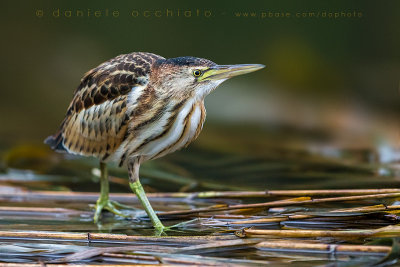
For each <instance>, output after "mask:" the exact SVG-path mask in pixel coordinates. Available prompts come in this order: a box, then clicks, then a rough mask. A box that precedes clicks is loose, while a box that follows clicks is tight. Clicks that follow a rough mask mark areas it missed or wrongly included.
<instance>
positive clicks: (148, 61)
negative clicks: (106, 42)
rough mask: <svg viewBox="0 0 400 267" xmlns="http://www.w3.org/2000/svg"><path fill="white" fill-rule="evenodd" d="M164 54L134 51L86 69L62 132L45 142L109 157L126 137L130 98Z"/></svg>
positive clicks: (85, 154)
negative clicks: (88, 69)
mask: <svg viewBox="0 0 400 267" xmlns="http://www.w3.org/2000/svg"><path fill="white" fill-rule="evenodd" d="M159 59H163V57H161V56H158V55H155V54H151V53H131V54H126V55H120V56H118V57H115V58H113V59H111V60H109V61H107V62H104V63H103V64H101V65H99V66H98V67H96V68H94V69H92V70H90V71H89V72H87V73H86V74H85V75H84V77H83V78H82V80H81V83H80V85H79V86H78V88H77V89H76V91H75V93H74V97H73V99H72V101H71V103H70V105H69V107H68V110H67V114H66V116H65V119H64V120H63V122H62V124H61V126H60V128H59V131H58V132H57V133H56V134H55V135H52V136H49V137H48V138H47V139H46V140H45V143H47V144H49V145H50V146H51V147H52V148H53V149H56V150H65V151H67V152H69V153H74V154H80V155H84V156H95V157H98V158H100V159H102V160H106V159H107V158H108V157H109V156H110V155H112V154H113V153H114V152H115V151H116V150H117V149H118V148H119V146H120V145H121V143H122V142H123V141H124V139H125V138H126V136H127V130H128V122H129V120H130V119H131V118H130V117H129V114H127V109H128V106H127V105H128V97H129V95H130V94H131V93H132V91H134V90H136V89H137V88H143V87H145V86H146V84H147V83H148V79H149V73H150V68H151V65H152V64H153V63H154V62H155V61H156V60H159Z"/></svg>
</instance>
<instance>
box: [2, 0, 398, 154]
mask: <svg viewBox="0 0 400 267" xmlns="http://www.w3.org/2000/svg"><path fill="white" fill-rule="evenodd" d="M1 5H2V9H1V10H2V13H1V16H0V17H1V25H2V41H1V54H2V57H1V58H2V60H1V62H2V71H1V74H0V75H1V90H0V92H1V93H0V94H1V95H0V121H1V126H0V136H1V139H0V146H1V147H2V148H7V147H10V146H12V145H17V144H21V143H26V142H29V143H37V144H39V143H41V142H42V140H43V139H44V138H45V137H46V136H47V135H49V134H52V133H54V132H55V131H56V129H57V127H58V125H59V123H60V122H61V120H62V118H63V116H64V114H65V111H66V108H67V106H68V104H69V101H70V100H71V98H72V93H73V91H74V90H75V88H76V87H77V86H78V83H79V80H80V78H81V77H82V75H83V74H84V73H85V72H86V71H88V70H89V69H91V68H93V67H95V66H97V65H98V64H100V63H102V62H103V61H106V60H108V59H110V58H112V57H114V56H117V55H119V54H123V53H129V52H133V51H148V52H153V53H156V54H160V55H162V56H164V57H177V56H187V55H191V56H197V57H204V58H208V59H210V60H213V61H214V62H216V63H219V64H235V63H261V64H265V65H266V66H267V68H266V69H264V70H262V71H258V72H256V73H252V74H249V75H245V76H243V77H238V78H235V79H233V80H230V81H227V82H226V83H224V84H223V85H222V86H220V87H219V88H218V90H216V91H215V92H214V93H212V94H211V95H210V96H208V97H207V98H206V107H207V111H208V119H207V122H206V125H205V129H204V131H203V134H202V135H200V137H199V141H198V142H199V143H200V144H201V142H202V141H203V142H207V140H206V139H207V138H211V137H210V136H212V132H213V129H218V130H217V131H216V135H220V136H225V135H229V134H230V133H231V128H229V127H228V125H229V126H234V127H238V128H240V129H242V130H243V131H244V132H246V131H253V129H258V130H260V131H261V132H263V131H265V132H269V131H278V132H285V133H287V131H290V130H291V129H297V130H299V129H300V130H301V131H305V135H308V134H309V133H313V132H314V131H315V130H316V129H323V130H325V131H326V132H329V133H330V134H332V135H334V136H336V137H339V139H340V140H345V141H344V143H345V144H346V145H350V146H354V145H356V144H358V142H360V143H362V142H363V141H364V139H363V138H366V139H367V141H366V142H369V141H370V140H373V139H374V138H376V137H378V138H383V139H385V140H386V141H387V142H389V143H391V144H393V145H395V143H396V138H398V131H396V129H397V126H398V123H397V121H396V118H397V117H396V116H397V115H398V114H399V111H400V105H399V104H398V97H399V71H400V49H399V47H400V27H399V25H400V16H399V15H398V14H399V11H400V2H399V1H394V0H393V1H388V0H385V1H318V0H314V1H295V0H291V1H289V0H285V1H254V0H248V1H208V0H206V1H190V2H189V1H161V0H159V1H154V0H148V1H133V0H132V1H113V2H112V1H60V0H59V1H37V0H34V1H20V0H17V1H3V2H2V3H1ZM77 11H81V12H83V13H84V14H83V16H82V17H79V16H78V14H77ZM95 11H100V13H101V15H100V17H96V15H95ZM114 11H118V12H119V16H118V17H113V16H112V12H114ZM132 11H134V15H135V16H132ZM136 11H137V13H136ZM147 11H148V12H147ZM156 11H160V12H159V13H156ZM188 11H190V12H191V16H190V17H188V15H189V13H188ZM68 12H71V13H70V15H71V17H68V16H69V13H68ZM107 12H108V16H107V14H106V13H107ZM146 12H147V13H146ZM168 12H169V13H168ZM178 12H179V15H178ZM185 12H186V13H185ZM247 12H249V14H248V15H247V16H246V14H245V13H247ZM252 12H253V13H254V14H255V15H254V14H253V15H254V16H253V15H251V13H252ZM269 12H273V13H274V14H273V17H272V18H270V17H267V18H262V16H268V15H269ZM282 12H283V13H290V17H289V18H288V17H276V14H275V13H282ZM309 12H315V16H317V14H318V13H319V15H320V17H318V18H317V17H309V14H308V13H309ZM324 12H325V15H326V16H328V17H322V16H323V13H324ZM342 12H345V14H348V13H351V14H352V15H351V16H350V17H348V16H347V15H345V16H344V17H343V14H341V13H342ZM354 12H355V14H356V15H355V16H354ZM88 13H89V14H88ZM303 13H306V14H305V15H306V17H302V16H303ZM335 13H340V16H339V17H338V18H332V17H329V16H330V15H333V16H334V14H335ZM96 14H97V15H99V13H96ZM210 14H211V15H210ZM57 15H58V16H57ZM156 15H159V16H161V17H157V16H156ZM296 15H300V16H301V17H300V18H298V17H296ZM145 16H150V17H145ZM225 126H227V127H225ZM249 126H251V127H249ZM252 127H254V128H252ZM243 138H247V137H246V135H243ZM261 138H263V137H261ZM265 138H267V137H265ZM335 140H336V139H335ZM354 141H357V142H354ZM199 143H198V144H199Z"/></svg>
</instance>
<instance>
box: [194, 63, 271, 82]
mask: <svg viewBox="0 0 400 267" xmlns="http://www.w3.org/2000/svg"><path fill="white" fill-rule="evenodd" d="M262 68H265V66H264V65H261V64H239V65H216V66H214V67H211V68H209V69H208V70H206V71H205V72H204V73H203V75H202V76H201V77H199V78H198V81H218V80H226V79H229V78H232V77H234V76H238V75H242V74H246V73H250V72H253V71H256V70H259V69H262Z"/></svg>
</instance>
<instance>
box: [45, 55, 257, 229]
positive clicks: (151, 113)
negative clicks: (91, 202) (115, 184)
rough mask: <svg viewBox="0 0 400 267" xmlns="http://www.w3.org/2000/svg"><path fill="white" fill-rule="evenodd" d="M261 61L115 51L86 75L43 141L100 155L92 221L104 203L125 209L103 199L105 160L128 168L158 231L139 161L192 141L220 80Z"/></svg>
mask: <svg viewBox="0 0 400 267" xmlns="http://www.w3.org/2000/svg"><path fill="white" fill-rule="evenodd" d="M263 67H264V66H263V65H259V64H243V65H217V64H215V63H214V62H212V61H210V60H207V59H202V58H195V57H178V58H170V59H165V58H163V57H161V56H158V55H155V54H151V53H131V54H127V55H120V56H118V57H115V58H113V59H111V60H109V61H107V62H105V63H103V64H101V65H99V66H98V67H96V68H94V69H92V70H90V71H89V72H87V73H86V74H85V75H84V76H83V78H82V79H81V83H80V85H79V86H78V88H77V89H76V91H75V93H74V97H73V99H72V102H71V104H70V105H69V107H68V110H67V114H66V116H65V118H64V120H63V122H62V123H61V126H60V128H59V130H58V132H57V133H56V134H54V135H52V136H49V137H48V138H47V139H46V140H45V143H46V144H48V145H50V146H51V148H53V149H55V150H57V151H66V152H69V153H72V154H79V155H84V156H93V157H96V158H98V159H99V160H100V170H101V193H100V197H99V199H98V200H97V202H96V211H95V215H94V221H95V222H97V221H98V219H99V217H100V214H101V211H102V210H103V209H106V210H109V211H111V212H113V213H115V214H117V215H121V216H123V215H124V214H122V213H121V212H120V211H119V210H118V209H117V207H118V206H117V203H115V202H112V201H110V200H109V197H108V191H109V185H108V174H107V168H106V163H107V162H111V161H114V162H118V163H119V165H120V166H122V165H126V166H127V167H128V171H129V184H130V187H131V189H132V190H133V191H134V192H135V193H136V195H137V197H138V199H139V200H140V202H141V203H142V204H143V206H144V208H145V210H146V212H147V215H148V216H149V217H150V219H151V221H152V223H153V226H154V227H155V228H156V229H157V230H158V231H163V229H164V226H163V224H162V223H161V221H160V220H159V219H158V217H157V215H156V214H155V212H154V210H153V208H152V207H151V205H150V203H149V201H148V199H147V197H146V195H145V192H144V190H143V187H142V185H141V184H140V181H139V167H140V164H141V163H143V162H145V161H147V160H151V159H156V158H159V157H162V156H164V155H166V154H168V153H171V152H174V151H175V150H177V149H180V148H182V147H185V146H187V145H188V144H189V143H190V142H192V141H193V140H195V139H196V137H197V136H198V135H199V133H200V131H201V129H202V127H203V123H204V120H205V117H206V110H205V108H204V97H205V96H206V95H208V94H209V93H210V92H211V91H213V90H214V89H215V88H216V87H217V86H218V85H219V84H221V83H222V82H223V81H225V80H227V79H229V78H231V77H233V76H236V75H241V74H245V73H249V72H252V71H256V70H259V69H261V68H263Z"/></svg>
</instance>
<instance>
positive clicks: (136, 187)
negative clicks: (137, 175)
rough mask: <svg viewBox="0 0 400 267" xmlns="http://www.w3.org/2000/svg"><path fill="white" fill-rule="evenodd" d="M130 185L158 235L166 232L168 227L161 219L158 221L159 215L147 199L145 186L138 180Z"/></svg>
mask: <svg viewBox="0 0 400 267" xmlns="http://www.w3.org/2000/svg"><path fill="white" fill-rule="evenodd" d="M129 185H130V186H131V189H132V191H133V192H134V193H135V194H136V195H137V197H138V199H139V201H140V203H142V205H143V207H144V209H145V211H146V213H147V215H148V216H149V217H150V220H151V222H152V223H153V226H154V228H155V229H156V231H157V232H158V233H162V232H163V231H164V230H166V227H165V226H164V225H163V224H162V223H161V221H160V219H158V217H157V214H156V213H155V212H154V210H153V208H152V207H151V205H150V202H149V200H148V199H147V196H146V193H145V192H144V190H143V186H142V184H141V183H140V181H139V179H137V180H136V181H135V182H130V183H129Z"/></svg>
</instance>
